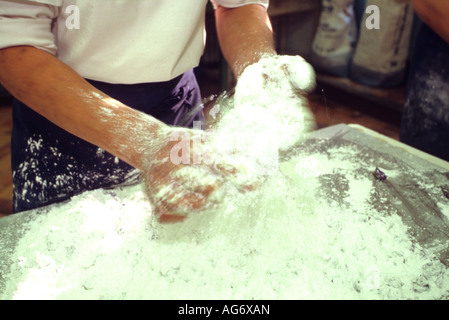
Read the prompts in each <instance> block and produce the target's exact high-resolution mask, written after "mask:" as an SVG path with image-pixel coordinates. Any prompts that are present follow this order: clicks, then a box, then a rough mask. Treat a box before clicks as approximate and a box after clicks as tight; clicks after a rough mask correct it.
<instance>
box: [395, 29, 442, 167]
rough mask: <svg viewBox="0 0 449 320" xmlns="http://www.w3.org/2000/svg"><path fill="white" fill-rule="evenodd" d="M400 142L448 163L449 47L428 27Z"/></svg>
mask: <svg viewBox="0 0 449 320" xmlns="http://www.w3.org/2000/svg"><path fill="white" fill-rule="evenodd" d="M400 140H401V141H402V142H404V143H406V144H408V145H411V146H413V147H415V148H417V149H420V150H423V151H425V152H427V153H429V154H432V155H434V156H437V157H439V158H442V159H445V160H448V161H449V44H448V43H446V42H445V41H444V40H443V39H442V38H441V37H439V36H438V35H437V34H436V33H435V32H434V31H432V30H431V29H430V28H429V27H428V26H427V25H425V24H423V25H422V27H421V30H420V33H419V35H418V37H417V39H416V44H415V49H414V52H413V56H412V62H411V66H410V76H409V81H408V84H407V91H406V100H405V104H404V111H403V116H402V123H401V134H400Z"/></svg>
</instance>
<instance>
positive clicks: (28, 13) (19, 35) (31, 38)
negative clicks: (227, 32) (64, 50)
mask: <svg viewBox="0 0 449 320" xmlns="http://www.w3.org/2000/svg"><path fill="white" fill-rule="evenodd" d="M61 4H62V0H0V34H1V35H2V36H1V37H0V49H3V48H7V47H12V46H20V45H28V46H33V47H36V48H39V49H42V50H45V51H47V52H49V53H51V54H56V43H55V38H54V35H53V33H52V30H51V27H52V22H53V20H54V19H55V18H56V17H57V16H58V13H59V8H60V6H61Z"/></svg>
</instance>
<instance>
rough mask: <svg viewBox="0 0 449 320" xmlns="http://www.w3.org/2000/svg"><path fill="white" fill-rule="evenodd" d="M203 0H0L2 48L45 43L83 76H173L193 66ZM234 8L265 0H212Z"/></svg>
mask: <svg viewBox="0 0 449 320" xmlns="http://www.w3.org/2000/svg"><path fill="white" fill-rule="evenodd" d="M207 1H208V0H0V49H1V48H6V47H11V46H18V45H29V46H34V47H36V48H39V49H42V50H45V51H47V52H49V53H51V54H53V55H55V56H56V57H57V58H59V59H60V60H61V61H63V62H64V63H66V64H67V65H69V66H70V67H71V68H73V69H74V70H75V71H77V72H78V73H79V74H80V75H81V76H82V77H84V78H87V79H91V80H97V81H103V82H109V83H122V84H133V83H146V82H158V81H167V80H170V79H172V78H174V77H176V76H178V75H180V74H182V73H184V72H185V71H187V70H189V69H191V68H193V67H195V66H197V65H198V63H199V60H200V58H201V55H202V53H203V50H204V43H205V41H204V40H205V32H204V30H205V28H204V14H205V9H206V4H207ZM211 1H212V3H213V5H214V7H216V6H218V5H220V6H224V7H238V6H242V5H245V4H254V3H256V4H261V5H263V6H265V7H268V2H269V0H211Z"/></svg>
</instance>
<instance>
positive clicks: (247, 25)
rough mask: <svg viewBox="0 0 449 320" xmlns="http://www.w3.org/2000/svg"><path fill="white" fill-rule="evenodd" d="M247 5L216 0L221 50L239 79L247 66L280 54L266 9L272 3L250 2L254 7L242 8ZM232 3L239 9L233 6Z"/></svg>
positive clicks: (230, 0) (247, 5) (240, 2)
mask: <svg viewBox="0 0 449 320" xmlns="http://www.w3.org/2000/svg"><path fill="white" fill-rule="evenodd" d="M244 2H245V1H237V0H235V1H232V0H228V1H215V4H216V9H215V16H216V24H217V33H218V38H219V41H220V46H221V50H222V52H223V55H224V57H225V58H226V60H227V61H228V63H229V65H230V67H231V69H232V71H233V73H234V75H235V76H236V77H237V78H238V77H239V75H240V74H241V73H242V71H243V70H244V69H245V67H246V66H248V65H250V64H252V63H254V62H257V61H258V60H259V59H260V58H261V57H262V56H266V55H275V54H276V51H275V48H274V40H273V31H272V28H271V23H270V19H269V16H268V13H267V10H266V8H267V4H268V1H246V3H250V4H245V5H242V3H244ZM232 3H234V4H235V7H231V4H232ZM257 3H260V4H257ZM222 4H223V5H222ZM224 5H226V7H225V6H224Z"/></svg>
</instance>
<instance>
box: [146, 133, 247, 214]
mask: <svg viewBox="0 0 449 320" xmlns="http://www.w3.org/2000/svg"><path fill="white" fill-rule="evenodd" d="M207 135H208V133H207V132H205V131H201V130H192V129H185V128H168V129H166V130H164V132H163V134H161V136H162V139H161V142H159V143H158V145H159V147H158V149H157V150H156V151H155V152H153V154H151V155H149V158H150V159H149V161H148V164H147V165H146V166H145V168H144V170H143V175H144V178H145V186H146V191H147V194H148V196H149V198H150V200H151V202H152V203H153V205H154V207H155V211H156V215H157V216H158V219H159V221H160V222H177V221H182V220H184V219H185V218H186V217H187V216H188V215H189V214H194V213H198V212H202V211H205V210H210V209H214V208H215V207H217V206H219V205H220V204H221V203H222V201H223V197H224V193H225V192H226V191H227V188H231V187H232V188H237V189H238V190H239V191H247V190H251V188H252V186H253V185H252V183H251V182H250V183H249V182H248V180H245V179H242V180H239V179H241V178H242V176H241V175H242V173H243V174H244V173H245V172H242V168H243V167H242V166H240V167H239V168H237V166H235V165H232V164H229V163H228V162H229V159H231V157H227V156H226V154H223V151H220V152H218V150H216V149H215V150H214V148H213V147H212V145H211V144H210V143H208V141H207ZM220 153H221V155H220Z"/></svg>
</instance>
